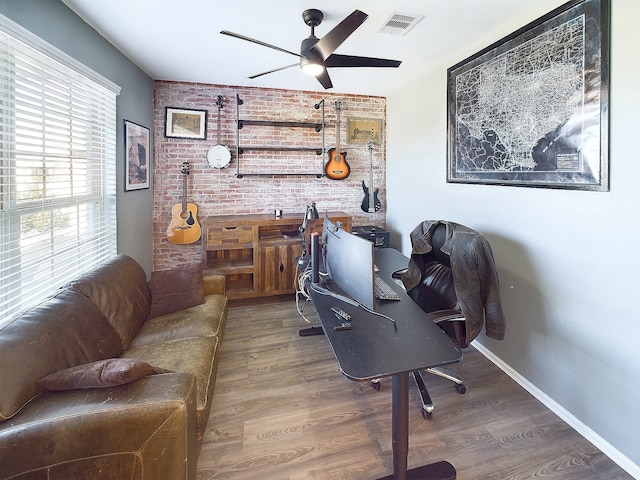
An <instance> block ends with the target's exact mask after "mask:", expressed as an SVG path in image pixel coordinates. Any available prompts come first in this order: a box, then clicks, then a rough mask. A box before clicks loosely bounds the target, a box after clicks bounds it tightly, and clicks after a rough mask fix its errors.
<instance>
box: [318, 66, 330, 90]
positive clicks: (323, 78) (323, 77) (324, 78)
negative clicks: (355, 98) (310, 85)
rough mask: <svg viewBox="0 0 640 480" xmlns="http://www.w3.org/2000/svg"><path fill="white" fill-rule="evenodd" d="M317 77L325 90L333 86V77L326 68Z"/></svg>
mask: <svg viewBox="0 0 640 480" xmlns="http://www.w3.org/2000/svg"><path fill="white" fill-rule="evenodd" d="M316 78H317V79H318V81H319V82H320V85H322V86H323V87H324V89H325V90H327V89H329V88H333V83H331V78H329V74H328V73H327V70H326V69H325V70H324V71H323V72H322V73H321V74H320V75H318V76H317V77H316Z"/></svg>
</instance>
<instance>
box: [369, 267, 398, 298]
mask: <svg viewBox="0 0 640 480" xmlns="http://www.w3.org/2000/svg"><path fill="white" fill-rule="evenodd" d="M374 278H375V284H374V286H375V293H376V298H377V299H378V300H400V296H399V295H398V294H397V293H396V291H395V290H394V289H393V288H391V286H390V285H389V284H388V283H387V282H385V281H384V280H383V279H382V277H380V276H379V275H378V274H377V273H376V274H374Z"/></svg>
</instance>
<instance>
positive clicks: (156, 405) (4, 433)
mask: <svg viewBox="0 0 640 480" xmlns="http://www.w3.org/2000/svg"><path fill="white" fill-rule="evenodd" d="M25 452H29V454H28V455H25V454H24V453H25ZM196 460H197V442H196V383H195V378H194V377H193V375H190V374H185V373H170V374H162V375H152V376H148V377H144V378H142V379H140V380H137V381H135V382H132V383H129V384H126V385H122V386H119V387H113V388H104V389H88V390H73V391H64V392H47V393H45V394H44V395H43V396H41V397H40V398H38V399H36V400H34V401H32V402H31V403H30V404H29V405H27V407H25V409H24V410H23V411H22V412H20V414H18V415H16V416H15V417H13V418H12V419H10V420H8V421H6V422H2V423H1V424H0V465H2V474H3V475H6V476H9V477H12V476H14V475H15V476H17V477H18V478H23V477H24V478H27V477H28V478H40V477H42V478H48V479H52V480H57V479H60V480H61V479H69V478H101V479H121V478H130V479H145V480H146V479H149V480H151V479H154V480H155V479H158V478H172V479H195V477H196Z"/></svg>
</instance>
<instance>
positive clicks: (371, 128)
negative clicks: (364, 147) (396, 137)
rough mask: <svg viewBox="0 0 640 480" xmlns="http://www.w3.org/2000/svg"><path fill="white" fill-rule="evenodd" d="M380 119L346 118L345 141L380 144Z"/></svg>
mask: <svg viewBox="0 0 640 480" xmlns="http://www.w3.org/2000/svg"><path fill="white" fill-rule="evenodd" d="M381 125H382V120H380V119H379V118H348V119H347V132H348V133H349V135H348V139H347V141H348V142H349V143H368V142H371V143H373V144H375V145H380V130H381Z"/></svg>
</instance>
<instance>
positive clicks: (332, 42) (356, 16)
mask: <svg viewBox="0 0 640 480" xmlns="http://www.w3.org/2000/svg"><path fill="white" fill-rule="evenodd" d="M368 16H369V15H367V14H366V13H364V12H361V11H360V10H354V11H353V13H351V14H350V15H349V16H348V17H346V18H345V19H344V20H342V21H341V22H340V23H339V24H338V25H336V26H335V27H334V28H333V30H331V31H330V32H329V33H327V34H326V35H325V36H324V37H322V38H320V39H318V38H317V37H316V36H315V27H317V26H318V25H320V23H321V22H322V19H323V18H324V14H323V13H322V12H321V11H320V10H317V9H315V8H310V9H308V10H305V11H304V12H302V19H303V20H304V23H306V24H307V25H309V26H310V27H311V35H309V37H308V38H305V39H304V40H302V44H301V45H300V53H299V54H298V53H295V52H291V51H289V50H285V49H284V48H280V47H276V46H274V45H270V44H268V43H265V42H261V41H260V40H256V39H254V38H250V37H245V36H244V35H240V34H238V33H233V32H229V31H227V30H223V31H221V32H220V33H221V34H223V35H228V36H230V37H235V38H239V39H240V40H246V41H248V42H252V43H256V44H258V45H262V46H263V47H268V48H273V49H274V50H278V51H280V52H284V53H288V54H290V55H294V56H296V57H300V62H299V63H294V64H292V65H287V66H285V67H280V68H276V69H275V70H269V71H268V72H262V73H259V74H257V75H252V76H251V77H249V78H251V79H253V78H257V77H261V76H262V75H267V74H269V73H274V72H279V71H280V70H285V69H287V68H291V67H295V66H296V65H300V68H301V69H302V71H303V72H304V73H306V74H308V75H313V76H315V77H316V78H317V79H318V81H319V82H320V84H321V85H322V86H323V87H324V88H325V90H326V89H328V88H332V87H333V84H332V83H331V78H329V74H328V73H327V68H332V67H391V68H397V67H399V66H400V63H401V62H400V61H398V60H386V59H384V58H371V57H357V56H353V55H339V54H335V53H333V52H334V51H335V50H336V49H337V48H338V47H339V46H340V45H341V44H342V42H344V41H345V40H346V39H347V38H348V37H349V35H351V34H352V33H353V32H354V31H355V30H356V29H357V28H358V27H359V26H360V25H362V23H363V22H364V21H365V20H366V19H367V17H368Z"/></svg>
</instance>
